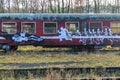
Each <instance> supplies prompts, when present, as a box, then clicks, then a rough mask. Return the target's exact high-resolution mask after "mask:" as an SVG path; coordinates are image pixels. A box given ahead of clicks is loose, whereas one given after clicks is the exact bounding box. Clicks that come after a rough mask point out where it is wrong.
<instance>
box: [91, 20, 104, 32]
mask: <svg viewBox="0 0 120 80" xmlns="http://www.w3.org/2000/svg"><path fill="white" fill-rule="evenodd" d="M98 28H99V29H100V30H101V29H102V23H101V22H90V25H89V29H90V30H92V29H94V30H95V31H97V29H98Z"/></svg>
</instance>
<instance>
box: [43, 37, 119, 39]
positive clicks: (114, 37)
mask: <svg viewBox="0 0 120 80" xmlns="http://www.w3.org/2000/svg"><path fill="white" fill-rule="evenodd" d="M41 38H43V39H59V36H41ZM72 38H74V39H81V38H90V39H91V38H112V39H120V36H72Z"/></svg>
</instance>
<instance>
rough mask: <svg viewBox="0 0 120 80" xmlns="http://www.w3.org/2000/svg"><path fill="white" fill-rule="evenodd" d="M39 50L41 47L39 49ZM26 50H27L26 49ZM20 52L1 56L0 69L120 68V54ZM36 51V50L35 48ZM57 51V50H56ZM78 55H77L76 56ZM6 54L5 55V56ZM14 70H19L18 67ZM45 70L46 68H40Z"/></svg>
mask: <svg viewBox="0 0 120 80" xmlns="http://www.w3.org/2000/svg"><path fill="white" fill-rule="evenodd" d="M37 48H38V50H39V49H41V47H37ZM24 49H25V48H24ZM28 49H31V48H27V49H26V50H27V51H20V48H19V49H18V52H7V53H2V52H1V55H0V69H3V68H11V67H10V66H8V67H4V66H2V64H4V63H29V64H34V63H49V62H79V63H75V64H70V65H50V66H46V67H47V68H51V67H59V68H64V67H97V66H103V67H109V66H111V67H112V66H113V67H118V66H120V60H119V59H120V52H105V53H101V52H97V53H87V52H82V53H81V52H40V51H28ZM33 49H34V48H33ZM48 49H50V48H48ZM56 49H57V48H56ZM76 53H77V54H76ZM3 54H5V55H3ZM14 68H18V67H17V66H16V67H14ZM39 68H45V67H39Z"/></svg>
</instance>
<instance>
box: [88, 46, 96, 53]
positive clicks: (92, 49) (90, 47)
mask: <svg viewBox="0 0 120 80" xmlns="http://www.w3.org/2000/svg"><path fill="white" fill-rule="evenodd" d="M87 51H88V52H94V51H95V48H94V46H93V45H88V46H87Z"/></svg>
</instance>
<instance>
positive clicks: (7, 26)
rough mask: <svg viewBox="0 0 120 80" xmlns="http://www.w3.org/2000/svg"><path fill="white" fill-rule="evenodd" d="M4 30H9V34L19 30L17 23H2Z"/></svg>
mask: <svg viewBox="0 0 120 80" xmlns="http://www.w3.org/2000/svg"><path fill="white" fill-rule="evenodd" d="M2 32H7V33H8V34H15V33H16V32H17V26H16V23H8V22H3V23H2Z"/></svg>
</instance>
